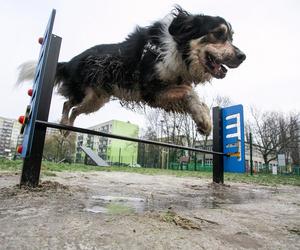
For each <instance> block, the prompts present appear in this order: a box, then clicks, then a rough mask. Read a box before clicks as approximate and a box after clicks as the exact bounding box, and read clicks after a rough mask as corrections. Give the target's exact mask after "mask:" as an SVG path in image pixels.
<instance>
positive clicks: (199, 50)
mask: <svg viewBox="0 0 300 250" xmlns="http://www.w3.org/2000/svg"><path fill="white" fill-rule="evenodd" d="M168 31H169V33H170V34H171V35H172V37H173V39H174V40H175V42H176V43H177V48H178V50H179V52H180V53H181V55H182V57H183V60H184V62H185V64H186V65H187V68H188V71H189V73H190V74H191V76H192V78H193V79H194V80H196V81H199V82H203V81H205V80H207V79H210V78H211V77H215V78H224V77H225V76H226V73H227V69H226V67H225V66H227V67H229V68H236V67H238V66H239V65H240V64H241V63H242V62H243V61H244V60H245V58H246V55H245V54H244V53H243V52H242V51H241V50H240V49H238V48H237V47H235V46H234V45H233V44H232V35H233V31H232V28H231V25H230V24H229V23H228V22H226V21H225V20H224V19H223V18H221V17H212V16H205V15H191V14H189V13H188V12H186V11H184V10H182V9H181V8H180V7H177V8H176V13H174V19H173V21H172V22H171V24H170V26H169V29H168Z"/></svg>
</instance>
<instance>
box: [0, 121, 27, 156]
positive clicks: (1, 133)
mask: <svg viewBox="0 0 300 250" xmlns="http://www.w3.org/2000/svg"><path fill="white" fill-rule="evenodd" d="M20 129H21V124H20V123H19V122H18V121H17V120H15V119H9V118H4V117H0V157H5V158H10V159H11V158H13V157H14V156H15V155H16V147H17V145H19V144H21V142H22V136H20Z"/></svg>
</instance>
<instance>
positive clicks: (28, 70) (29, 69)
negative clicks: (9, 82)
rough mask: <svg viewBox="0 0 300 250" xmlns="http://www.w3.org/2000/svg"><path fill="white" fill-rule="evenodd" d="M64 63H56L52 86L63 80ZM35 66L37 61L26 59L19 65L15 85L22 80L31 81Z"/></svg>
mask: <svg viewBox="0 0 300 250" xmlns="http://www.w3.org/2000/svg"><path fill="white" fill-rule="evenodd" d="M65 64H66V63H58V64H57V68H56V74H55V81H54V86H56V85H58V84H59V83H60V82H61V81H63V78H64V77H63V76H64V70H65V69H64V68H65ZM36 66H37V61H27V62H24V63H22V64H21V65H20V66H19V67H18V70H19V75H18V79H17V82H16V86H18V85H20V84H21V83H22V82H24V81H32V80H33V79H34V76H35V70H36Z"/></svg>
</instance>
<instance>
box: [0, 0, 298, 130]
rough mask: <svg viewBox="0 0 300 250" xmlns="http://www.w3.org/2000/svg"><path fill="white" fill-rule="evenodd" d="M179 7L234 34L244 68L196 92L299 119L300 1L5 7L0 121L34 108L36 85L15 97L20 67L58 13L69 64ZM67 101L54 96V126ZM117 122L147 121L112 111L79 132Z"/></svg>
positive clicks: (19, 2)
mask: <svg viewBox="0 0 300 250" xmlns="http://www.w3.org/2000/svg"><path fill="white" fill-rule="evenodd" d="M175 4H180V5H181V6H182V7H183V8H185V9H186V10H188V11H189V12H191V13H195V14H197V13H203V14H208V15H214V16H215V15H219V16H222V17H224V18H225V19H226V20H227V21H229V22H230V23H231V24H232V26H233V29H234V32H235V34H234V44H235V45H236V46H237V47H239V48H240V49H241V50H243V51H244V52H245V53H246V55H247V59H246V61H245V62H244V63H243V64H242V65H241V66H240V67H239V68H238V69H232V70H229V72H228V73H227V76H226V78H225V79H222V80H217V79H214V80H213V81H212V83H210V84H207V85H206V86H205V87H202V86H199V87H197V92H198V93H199V95H200V96H206V98H207V99H210V97H211V96H213V95H217V94H219V95H225V96H228V97H230V98H231V99H232V101H233V102H234V103H236V104H239V103H241V104H243V105H244V106H245V107H246V109H247V108H248V107H250V106H256V107H257V108H259V109H262V110H279V111H283V112H290V111H300V68H299V67H300V64H299V60H300V47H299V44H300V29H299V24H300V1H297V0H281V1H279V0H273V1H272V0H268V1H267V0H266V1H264V0H260V1H254V0H250V1H236V0H228V1H226V0H223V1H219V0H197V1H195V0H191V1H189V0H185V1H179V0H178V1H167V0H159V1H157V0H151V1H143V0H136V1H134V0H131V1H130V0H126V1H125V0H119V1H117V0H108V1H105V0H98V1H90V0H84V1H75V0H60V1H59V0H57V1H55V0H53V1H50V0H43V1H39V0H36V1H34V0H26V1H24V0H12V1H7V0H0V28H1V29H0V30H1V46H0V55H1V58H0V68H1V69H0V116H4V117H8V118H17V117H18V116H19V115H21V114H23V113H24V112H25V107H26V105H27V104H28V103H29V97H28V96H27V94H26V92H27V89H28V88H29V86H30V85H28V84H27V85H26V84H25V85H23V86H22V87H20V88H17V89H15V88H14V83H15V81H16V78H17V67H18V65H20V64H21V63H22V62H24V61H27V60H32V59H37V56H38V53H39V49H40V47H39V44H38V43H37V39H38V37H40V36H42V35H43V33H44V30H45V27H46V24H47V21H48V18H49V15H50V12H51V10H52V8H55V9H56V10H57V14H56V20H55V24H54V32H53V33H54V34H56V35H58V36H60V37H62V38H63V40H62V46H61V51H60V57H59V61H68V60H70V59H71V58H72V57H73V56H75V55H77V54H78V53H80V52H82V51H83V50H85V49H87V48H89V47H91V46H94V45H96V44H101V43H115V42H120V41H122V40H123V39H124V38H125V37H126V36H127V34H128V33H130V32H131V31H133V30H134V28H135V26H136V25H140V26H146V25H149V24H151V23H152V22H153V21H155V20H157V19H160V18H162V17H164V16H165V15H166V14H168V13H169V12H170V11H171V9H172V7H173V6H174V5H175ZM63 101H64V99H63V98H62V97H61V96H58V95H57V94H54V96H53V99H52V104H51V111H50V119H49V120H50V121H57V120H59V119H60V114H61V110H62V103H63ZM111 119H118V120H123V121H131V122H133V123H137V124H139V125H143V117H142V116H141V115H138V114H136V113H134V112H131V111H128V110H126V109H123V108H122V107H121V106H120V105H119V104H118V102H112V103H109V104H107V105H106V106H105V107H104V108H103V109H101V110H100V111H98V112H96V113H94V114H92V115H88V116H86V115H81V116H80V117H79V118H78V119H77V120H76V122H75V125H76V126H82V127H88V126H92V125H95V124H98V123H101V122H105V121H107V120H111Z"/></svg>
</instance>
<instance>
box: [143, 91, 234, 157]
mask: <svg viewBox="0 0 300 250" xmlns="http://www.w3.org/2000/svg"><path fill="white" fill-rule="evenodd" d="M202 99H204V98H202ZM230 104H231V100H230V98H229V97H226V96H220V95H218V96H216V97H214V98H213V99H212V101H211V103H210V105H209V108H210V109H212V107H213V106H220V107H226V106H228V105H230ZM145 118H146V122H147V129H146V131H145V133H144V136H143V137H144V138H147V139H152V140H161V141H164V142H169V143H173V144H177V145H185V146H189V147H195V146H196V144H198V143H199V141H200V142H201V144H200V146H201V147H203V148H206V147H207V143H208V140H209V139H210V138H211V137H209V136H204V135H200V134H199V133H198V132H197V127H196V125H195V123H194V121H193V120H192V119H191V117H190V116H188V115H187V114H178V113H172V112H166V111H164V110H159V109H148V110H146V112H145ZM149 135H151V136H152V137H151V138H150V137H149ZM174 154H175V155H174ZM177 154H182V152H179V153H178V152H177V151H174V152H173V154H172V159H175V158H176V157H177V156H178V155H177ZM188 154H189V156H192V155H191V154H192V152H188ZM203 162H205V154H203Z"/></svg>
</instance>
